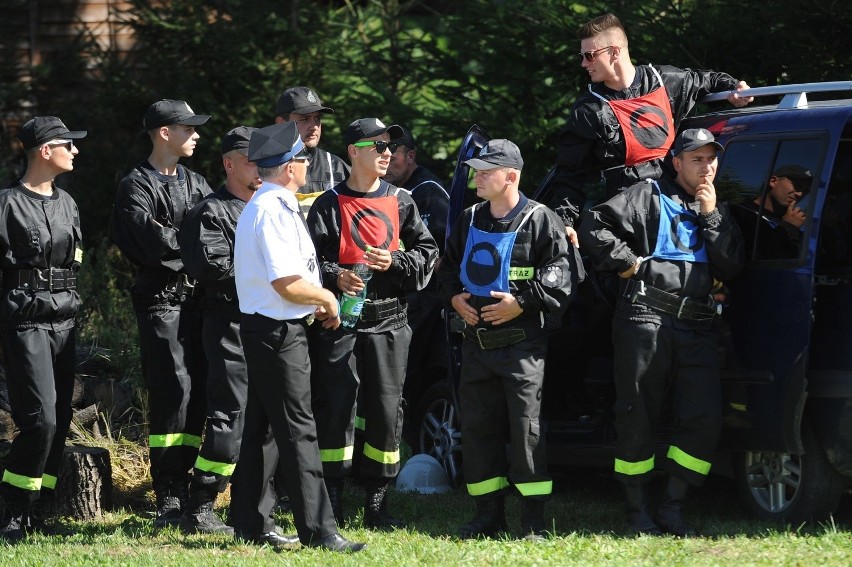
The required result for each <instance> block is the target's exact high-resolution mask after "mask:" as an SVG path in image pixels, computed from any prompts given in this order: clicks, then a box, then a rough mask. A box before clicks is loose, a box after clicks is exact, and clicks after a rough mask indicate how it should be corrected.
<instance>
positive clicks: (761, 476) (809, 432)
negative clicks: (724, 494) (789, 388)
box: [734, 419, 846, 526]
mask: <svg viewBox="0 0 852 567" xmlns="http://www.w3.org/2000/svg"><path fill="white" fill-rule="evenodd" d="M802 443H803V445H804V448H805V453H804V454H803V455H794V454H791V453H776V452H769V451H750V452H746V453H737V454H735V455H734V476H735V477H736V480H737V485H738V488H739V492H740V495H741V497H742V498H743V501H744V502H745V504H746V506H747V507H748V508H749V509H750V510H751V511H752V512H753V513H754V514H756V515H757V516H759V517H760V518H763V519H765V520H770V521H775V522H782V523H786V524H790V525H792V526H798V525H800V524H802V523H804V522H809V521H822V520H825V519H827V518H828V517H829V516H830V515H831V514H832V513H833V512H834V511H835V509H836V508H837V505H838V503H839V501H840V498H841V496H842V495H843V492H844V491H845V489H846V481H845V479H844V478H843V477H842V476H840V475H839V474H838V473H837V471H835V470H834V468H833V467H832V466H831V464H830V463H829V462H828V459H827V458H826V456H825V452H824V450H823V448H822V445H821V444H820V442H819V439H818V438H817V435H816V432H815V431H814V428H813V426H812V425H811V424H810V422H809V421H808V420H807V419H806V420H804V421H803V422H802Z"/></svg>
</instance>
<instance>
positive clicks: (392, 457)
mask: <svg viewBox="0 0 852 567" xmlns="http://www.w3.org/2000/svg"><path fill="white" fill-rule="evenodd" d="M364 456H365V457H367V458H369V459H372V460H374V461H377V462H379V463H382V464H384V465H395V464H396V463H398V462H399V449H397V450H396V451H380V450H379V449H376V448H375V447H373V446H372V445H370V444H369V443H364Z"/></svg>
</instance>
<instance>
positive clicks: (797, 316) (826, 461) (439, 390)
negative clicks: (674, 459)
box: [408, 82, 852, 523]
mask: <svg viewBox="0 0 852 567" xmlns="http://www.w3.org/2000/svg"><path fill="white" fill-rule="evenodd" d="M850 90H852V82H836V83H813V84H802V85H787V86H778V87H761V88H756V89H751V90H750V91H748V93H747V95H749V96H755V97H757V98H756V102H755V103H754V104H753V105H752V106H749V107H746V108H742V109H731V110H725V111H722V112H714V113H711V114H705V115H701V116H696V117H693V118H690V119H688V120H686V121H685V122H684V124H683V125H682V127H683V128H695V127H704V128H707V129H708V130H710V131H711V132H713V133H714V135H715V136H716V138H717V140H718V141H719V142H720V143H722V145H723V146H724V147H725V151H724V152H723V153H722V154H721V155H720V164H719V169H718V171H717V175H716V189H717V193H718V194H719V195H720V198H722V199H725V200H727V201H728V202H729V203H730V204H731V208H732V211H733V214H734V215H735V217H736V220H737V222H738V223H739V224H740V226H741V227H742V229H743V232H744V234H745V235H746V239H747V245H748V249H749V253H748V264H747V266H746V268H745V270H744V271H743V272H742V274H741V275H739V276H738V277H737V278H735V279H734V280H732V281H730V282H725V283H726V284H727V288H728V294H727V301H726V302H725V305H724V310H723V316H722V317H721V318H720V319H719V321H718V330H719V349H720V353H721V355H722V356H723V360H724V370H723V376H722V380H723V385H724V394H725V396H724V408H723V411H724V415H725V419H724V424H725V425H724V430H723V433H722V438H721V440H720V443H719V450H718V454H717V457H716V459H715V462H714V468H713V470H714V472H716V473H722V474H727V475H730V476H732V477H733V478H735V479H736V481H737V483H738V485H739V489H740V492H741V494H742V496H743V498H744V501H745V502H746V504H747V505H748V507H749V508H750V509H751V510H753V512H754V513H755V514H756V515H758V516H760V517H763V518H766V519H775V520H780V521H784V522H792V523H798V522H801V521H807V520H818V519H823V518H826V517H827V516H828V515H830V514H831V513H832V512H833V511H834V510H835V508H836V506H837V504H838V502H839V500H840V496H841V495H842V493H843V492H844V491H845V490H846V489H847V488H848V487H849V483H850V480H852V100H849V99H844V100H824V101H819V102H816V101H814V100H810V99H815V98H818V97H821V96H822V97H824V96H825V95H822V94H820V93H825V92H838V91H850ZM766 97H779V98H780V103H778V104H774V105H765V106H760V105H758V103H759V102H761V101H765V100H767V98H766ZM721 98H724V95H723V94H718V95H712V96H711V97H708V99H705V102H710V101H712V100H714V99H721ZM488 139H489V138H488V135H487V134H486V133H485V132H484V131H483V130H482V129H480V128H479V127H477V126H474V127H473V128H471V129H470V131H469V132H468V133H467V135H466V136H465V138H464V140H463V143H462V147H461V150H460V152H459V159H458V164H457V166H456V171H455V175H454V177H453V184H452V188H451V193H450V198H451V207H450V213H449V222H448V227H450V226H452V224H453V222H454V221H455V220H456V219H457V218H458V216H459V215H460V214H461V212H462V210H463V208H464V206H465V194H466V193H469V192H468V191H467V186H468V180H469V172H468V168H467V166H465V165H464V163H463V162H464V160H466V159H469V158H471V157H474V155H475V154H476V152H477V151H478V149H479V148H480V147H481V146H482V145H484V144H485V142H487V141H488ZM782 166H784V167H791V166H794V167H796V168H800V169H801V170H806V171H807V172H808V175H809V179H810V181H809V182H808V183H809V187H808V188H807V190H805V191H802V193H803V194H804V195H803V197H802V198H801V200H800V201H799V202H798V204H797V207H798V208H800V209H801V210H802V211H804V212H805V213H806V218H805V221H804V224H803V225H802V226H801V227H799V228H798V229H797V230H789V228H790V227H787V229H788V230H785V231H780V230H778V228H779V227H778V226H777V225H778V223H777V219H775V220H773V218H772V216H771V215H768V214H765V210H764V209H763V207H762V206H761V205H760V203H764V202H765V201H764V198H765V196H766V192H767V189H768V184H769V179H770V177H771V175H772V173H773V172H774V171H777V170H778V169H779V168H780V167H782ZM548 181H549V179H545V181H543V182H542V184H541V185H540V186H539V188H538V190H537V191H536V192H535V194H534V195H533V198H535V199H537V200H540V201H546V192H547V189H548V185H549V183H548ZM593 202H594V200H593V196H590V204H593ZM782 232H783V234H781V233H782ZM581 252H582V251H581ZM596 282H597V279H596V278H595V277H594V274H591V275H590V277H588V278H587V279H586V281H585V282H584V283H583V284H582V285H581V286H580V288H579V290H578V293H577V297H576V298H575V299H574V301H573V303H572V305H571V306H570V307H569V310H568V313H567V314H566V316H565V318H564V319H563V322H562V323H563V324H562V327H561V328H560V329H558V330H556V331H553V332H552V335H551V339H550V340H551V342H550V354H549V356H548V360H547V371H546V376H545V385H544V395H543V418H544V420H545V422H546V427H547V444H548V455H549V461H550V463H551V465H552V466H559V467H565V466H600V467H605V468H611V467H612V462H613V452H612V448H613V442H614V438H615V432H614V428H613V415H612V405H613V401H614V398H615V392H614V387H613V382H612V359H611V356H612V347H611V343H610V320H611V307H610V306H609V305H608V304H607V301H606V297H605V294H603V293H602V292H601V290H600V289H599V287H598V286H596ZM446 320H447V336H448V342H447V344H448V351H449V372H448V373H447V375H448V376H449V380H445V379H444V375H443V374H441V373H434V374H432V376H433V382H432V383H431V384H430V385H428V386H423V385H422V384H421V388H420V390H419V392H420V395H419V396H418V397H417V399H411V398H409V400H408V401H409V407H412V408H414V409H415V411H414V416H413V418H414V420H415V421H414V424H415V427H414V429H415V430H416V433H415V434H414V435H412V436H411V438H412V439H413V441H414V445H415V447H414V448H415V452H416V451H418V450H419V451H420V452H426V453H429V454H431V455H433V456H434V457H436V458H437V459H438V460H439V461H440V462H441V463H442V464H443V465H444V467H445V469H446V470H447V472H448V474H449V475H450V476H451V478H454V479H458V478H459V475H460V474H461V444H462V442H463V440H462V438H461V433H460V428H459V416H458V413H457V411H456V409H455V408H456V407H457V405H456V404H455V402H454V396H455V388H454V387H453V386H454V385H457V383H458V377H459V368H460V364H461V348H460V345H461V341H462V338H461V334H460V332H459V330H460V325H459V324H458V322H457V321H456V319H455V318H454V317H452V316H451V315H450V316H448V317H446ZM667 421H668V423H666V422H667ZM670 428H671V420H670V419H669V420H665V419H664V420H663V423H661V425H660V428H659V431H658V432H657V433H658V437H659V439H660V451H661V452H662V451H663V446H664V443H663V441H664V440H665V439H666V436H667V434H668V431H669V430H670Z"/></svg>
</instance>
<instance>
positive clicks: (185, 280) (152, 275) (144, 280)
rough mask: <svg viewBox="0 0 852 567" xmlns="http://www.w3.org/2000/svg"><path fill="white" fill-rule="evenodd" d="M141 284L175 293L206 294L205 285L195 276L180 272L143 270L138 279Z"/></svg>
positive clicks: (190, 295)
mask: <svg viewBox="0 0 852 567" xmlns="http://www.w3.org/2000/svg"><path fill="white" fill-rule="evenodd" d="M136 282H137V283H138V284H139V285H142V286H147V287H152V288H155V289H161V290H164V291H169V292H172V293H174V294H175V295H181V296H185V297H196V296H199V297H200V296H202V295H203V294H204V286H202V285H201V284H199V283H198V281H197V280H196V279H195V278H191V277H189V276H188V275H187V274H184V273H179V272H163V271H153V272H152V271H141V272H139V275H138V277H137V279H136Z"/></svg>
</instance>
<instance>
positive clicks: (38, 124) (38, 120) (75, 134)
mask: <svg viewBox="0 0 852 567" xmlns="http://www.w3.org/2000/svg"><path fill="white" fill-rule="evenodd" d="M86 134H88V132H87V131H86V130H69V129H68V128H67V127H66V126H65V124H63V123H62V120H60V119H59V118H57V117H56V116H36V117H35V118H32V119H30V120H27V121H26V122H25V123H24V125H23V126H21V131H20V132H18V139H19V140H20V141H21V143H22V144H23V145H24V149H25V150H31V149H33V148H37V147H39V146H41V145H42V144H46V143H47V142H49V141H51V140H79V139H81V138H85V137H86Z"/></svg>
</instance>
